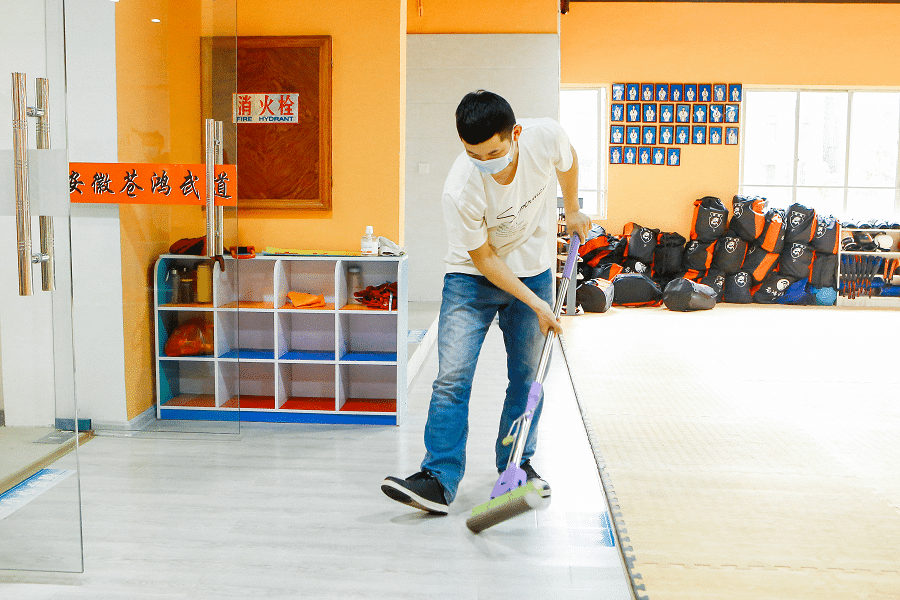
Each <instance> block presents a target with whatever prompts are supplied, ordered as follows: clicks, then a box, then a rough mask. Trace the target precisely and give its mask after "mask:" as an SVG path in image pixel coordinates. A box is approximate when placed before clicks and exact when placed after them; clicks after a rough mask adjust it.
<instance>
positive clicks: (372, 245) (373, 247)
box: [360, 225, 378, 256]
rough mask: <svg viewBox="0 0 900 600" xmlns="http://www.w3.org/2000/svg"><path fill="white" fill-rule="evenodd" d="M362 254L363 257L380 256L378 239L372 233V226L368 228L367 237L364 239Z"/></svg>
mask: <svg viewBox="0 0 900 600" xmlns="http://www.w3.org/2000/svg"><path fill="white" fill-rule="evenodd" d="M360 250H361V251H360V254H362V255H363V256H378V238H377V237H375V234H374V233H372V226H371V225H369V226H367V227H366V235H364V236H363V237H362V244H361V248H360Z"/></svg>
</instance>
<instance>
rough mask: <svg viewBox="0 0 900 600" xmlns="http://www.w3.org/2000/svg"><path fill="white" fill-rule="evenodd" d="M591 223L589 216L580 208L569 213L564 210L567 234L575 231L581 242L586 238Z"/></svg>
mask: <svg viewBox="0 0 900 600" xmlns="http://www.w3.org/2000/svg"><path fill="white" fill-rule="evenodd" d="M592 225H593V223H592V222H591V218H590V217H589V216H587V215H586V214H584V213H583V212H581V211H580V210H578V211H575V212H571V213H570V212H568V211H566V231H567V232H568V233H569V235H572V234H573V233H577V234H578V237H579V238H580V239H581V243H582V244H583V243H584V241H585V240H586V239H587V234H588V231H590V230H591V226H592Z"/></svg>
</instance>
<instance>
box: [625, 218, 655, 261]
mask: <svg viewBox="0 0 900 600" xmlns="http://www.w3.org/2000/svg"><path fill="white" fill-rule="evenodd" d="M658 236H659V229H649V228H647V227H641V226H640V225H636V224H634V223H626V224H625V227H624V228H623V229H622V239H624V240H625V254H624V257H625V258H626V259H628V258H630V259H632V260H636V261H638V262H642V263H644V264H645V265H650V264H652V263H653V251H654V250H656V239H657V237H658Z"/></svg>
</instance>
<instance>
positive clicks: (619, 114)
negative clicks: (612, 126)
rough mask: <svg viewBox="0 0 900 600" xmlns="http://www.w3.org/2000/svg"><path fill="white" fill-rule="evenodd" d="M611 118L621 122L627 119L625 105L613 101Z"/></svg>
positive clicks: (610, 107) (610, 111)
mask: <svg viewBox="0 0 900 600" xmlns="http://www.w3.org/2000/svg"><path fill="white" fill-rule="evenodd" d="M609 120H610V121H613V122H616V123H621V122H622V121H624V120H625V105H624V104H619V103H616V102H613V103H612V104H610V105H609Z"/></svg>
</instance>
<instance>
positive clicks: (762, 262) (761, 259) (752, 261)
mask: <svg viewBox="0 0 900 600" xmlns="http://www.w3.org/2000/svg"><path fill="white" fill-rule="evenodd" d="M777 264H778V255H777V254H775V253H774V252H766V251H765V250H763V249H762V248H760V247H758V246H750V249H749V250H747V258H745V259H744V266H743V268H742V269H741V270H743V271H747V272H748V273H750V276H751V277H752V278H753V281H754V282H756V283H759V282H760V281H762V280H763V279H765V278H766V277H768V276H769V273H771V272H772V270H773V269H774V268H775V265H777Z"/></svg>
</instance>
